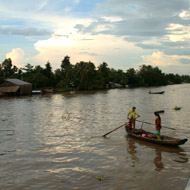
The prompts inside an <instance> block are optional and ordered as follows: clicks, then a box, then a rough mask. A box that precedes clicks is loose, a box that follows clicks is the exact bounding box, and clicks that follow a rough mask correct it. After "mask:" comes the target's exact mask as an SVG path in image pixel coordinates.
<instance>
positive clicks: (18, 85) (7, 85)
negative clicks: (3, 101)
mask: <svg viewBox="0 0 190 190" xmlns="http://www.w3.org/2000/svg"><path fill="white" fill-rule="evenodd" d="M0 93H1V94H4V95H29V94H32V84H31V83H28V82H25V81H22V80H19V79H5V80H4V82H3V83H2V84H1V85H0Z"/></svg>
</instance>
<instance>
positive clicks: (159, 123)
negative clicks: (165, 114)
mask: <svg viewBox="0 0 190 190" xmlns="http://www.w3.org/2000/svg"><path fill="white" fill-rule="evenodd" d="M154 115H155V117H156V119H155V129H156V131H155V135H156V137H157V139H158V140H161V138H160V129H161V128H162V126H161V117H160V115H159V114H158V113H157V112H154Z"/></svg>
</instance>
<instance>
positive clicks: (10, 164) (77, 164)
mask: <svg viewBox="0 0 190 190" xmlns="http://www.w3.org/2000/svg"><path fill="white" fill-rule="evenodd" d="M149 90H151V91H165V94H163V95H158V94H157V95H153V94H149V93H148V92H149ZM132 106H136V107H137V110H136V111H137V112H138V113H139V114H140V116H141V117H140V118H139V120H144V121H146V122H150V123H154V119H155V118H154V115H153V112H154V111H158V110H164V111H165V112H164V113H163V114H160V116H161V118H162V124H163V125H164V126H168V127H172V128H175V129H176V130H171V129H168V128H162V130H161V133H162V134H166V135H168V136H173V137H179V138H189V134H190V84H181V85H170V86H162V87H154V88H135V89H113V90H107V91H91V92H77V93H76V92H71V93H64V94H50V95H34V96H26V97H17V98H1V99H0V190H39V189H40V190H42V189H44V190H63V189H64V190H70V189H80V190H88V189H90V190H96V189H98V190H103V189H105V190H107V189H109V190H126V189H128V190H133V189H135V190H147V189H148V190H158V189H159V190H160V189H163V190H165V189H166V190H170V189H171V190H181V189H184V187H185V186H186V183H187V181H188V179H189V177H190V161H189V159H190V139H189V141H188V142H186V144H184V145H182V146H180V147H179V148H169V147H164V146H159V145H154V144H151V143H146V142H142V141H139V140H136V139H133V138H131V137H128V136H127V135H126V132H125V130H124V128H120V129H118V130H116V131H115V132H113V133H111V134H109V135H108V136H107V138H104V137H102V135H103V134H105V133H107V132H109V131H111V130H113V129H114V128H116V127H118V126H120V125H122V124H123V123H125V122H126V115H127V113H128V111H129V110H130V109H131V107H132ZM175 106H179V107H181V110H178V111H175V110H174V109H173V108H174V107H175ZM140 127H141V123H140V122H139V123H136V128H140ZM143 128H144V129H145V130H149V131H154V126H153V125H147V124H144V125H143Z"/></svg>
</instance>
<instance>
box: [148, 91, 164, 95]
mask: <svg viewBox="0 0 190 190" xmlns="http://www.w3.org/2000/svg"><path fill="white" fill-rule="evenodd" d="M164 92H165V91H161V92H149V94H164Z"/></svg>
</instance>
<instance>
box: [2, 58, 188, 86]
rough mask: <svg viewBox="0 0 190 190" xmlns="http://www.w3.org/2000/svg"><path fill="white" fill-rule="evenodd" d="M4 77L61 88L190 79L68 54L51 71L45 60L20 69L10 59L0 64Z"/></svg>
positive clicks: (153, 68)
mask: <svg viewBox="0 0 190 190" xmlns="http://www.w3.org/2000/svg"><path fill="white" fill-rule="evenodd" d="M6 78H18V79H21V80H24V81H27V82H30V83H32V84H33V88H34V89H42V88H63V89H65V90H72V89H75V90H93V89H105V88H106V86H107V84H108V83H110V82H112V83H117V84H120V85H122V86H126V85H129V86H130V87H138V86H158V85H166V84H180V83H182V82H190V76H188V75H182V76H180V75H178V74H171V73H170V74H164V73H162V71H161V70H160V69H159V68H158V67H152V66H150V65H142V66H140V68H139V70H135V69H134V68H130V69H128V70H127V71H126V72H124V71H123V70H120V69H119V70H115V69H113V68H109V67H108V64H107V63H105V62H103V63H102V64H100V65H99V66H98V67H97V68H96V67H95V65H94V63H92V62H91V61H89V62H84V61H80V62H78V63H76V64H75V65H72V64H71V63H70V57H69V56H65V57H64V59H63V60H62V62H61V65H60V68H58V69H56V70H55V71H54V72H53V71H52V66H51V63H50V62H49V61H48V62H47V63H46V64H45V68H43V67H41V66H39V65H37V66H35V67H34V66H33V65H31V64H30V63H27V64H26V65H25V67H24V68H17V67H16V66H14V65H13V64H12V60H11V59H10V58H8V59H5V60H4V61H3V62H2V63H1V64H0V83H2V82H3V79H6Z"/></svg>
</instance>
